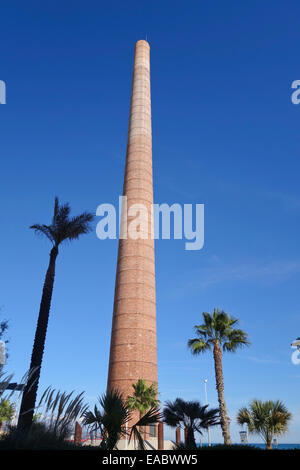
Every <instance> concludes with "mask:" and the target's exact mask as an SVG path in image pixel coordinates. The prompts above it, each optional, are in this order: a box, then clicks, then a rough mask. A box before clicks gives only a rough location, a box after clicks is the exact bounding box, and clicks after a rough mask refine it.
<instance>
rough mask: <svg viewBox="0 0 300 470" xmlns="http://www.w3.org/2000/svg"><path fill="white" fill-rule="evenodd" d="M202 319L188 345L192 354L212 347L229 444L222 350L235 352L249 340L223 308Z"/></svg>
mask: <svg viewBox="0 0 300 470" xmlns="http://www.w3.org/2000/svg"><path fill="white" fill-rule="evenodd" d="M203 319H204V323H203V324H202V325H198V326H197V325H196V326H195V331H196V334H197V338H194V339H190V340H189V341H188V347H189V348H190V349H191V351H192V353H193V354H200V353H204V352H206V351H211V349H213V355H214V362H215V376H216V388H217V392H218V401H219V407H220V415H221V427H222V434H223V438H224V444H226V445H231V440H230V431H229V418H228V416H227V410H226V403H225V398H224V380H223V365H222V350H223V351H224V352H225V351H228V352H235V351H236V350H237V349H238V348H239V347H242V346H246V345H249V344H250V342H249V340H248V335H247V334H246V333H245V332H244V331H242V330H240V329H236V328H233V327H234V326H235V325H237V323H238V321H239V320H238V319H235V318H233V317H231V316H230V315H228V314H227V313H226V312H224V311H223V310H222V311H220V310H219V309H214V313H213V315H211V314H210V313H206V312H203Z"/></svg>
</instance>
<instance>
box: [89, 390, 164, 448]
mask: <svg viewBox="0 0 300 470" xmlns="http://www.w3.org/2000/svg"><path fill="white" fill-rule="evenodd" d="M98 400H99V403H100V406H101V408H102V411H101V410H99V408H98V407H97V405H95V407H94V412H92V411H88V412H86V413H85V415H84V421H83V424H85V425H87V426H91V427H92V429H93V431H98V430H99V431H100V434H101V437H102V441H101V444H100V448H101V449H105V450H113V449H116V448H117V443H118V441H119V439H122V438H125V437H127V436H128V435H129V442H130V441H131V439H132V437H134V439H135V440H137V441H138V443H139V447H140V449H143V450H144V449H145V446H144V441H143V438H142V436H141V434H140V432H139V431H138V429H139V427H143V426H148V425H150V424H154V423H157V422H158V421H159V419H160V413H159V412H158V409H157V408H156V407H155V406H153V407H151V408H150V409H149V410H148V411H147V412H146V413H145V414H144V416H142V417H141V418H140V419H139V420H138V421H137V422H135V423H134V424H133V425H132V426H131V430H130V432H128V431H127V424H128V423H129V422H132V420H133V416H132V411H131V410H130V408H129V406H128V404H127V402H126V401H124V400H123V397H122V394H121V393H120V392H119V391H118V390H111V391H110V392H107V393H106V394H104V395H102V396H101V397H99V399H98Z"/></svg>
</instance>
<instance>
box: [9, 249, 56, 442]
mask: <svg viewBox="0 0 300 470" xmlns="http://www.w3.org/2000/svg"><path fill="white" fill-rule="evenodd" d="M57 255H58V247H57V246H54V247H53V248H52V250H51V252H50V261H49V266H48V270H47V273H46V277H45V282H44V287H43V294H42V299H41V304H40V312H39V317H38V322H37V327H36V331H35V338H34V343H33V349H32V355H31V362H30V372H29V378H28V381H27V384H26V386H25V388H24V391H23V397H22V402H21V407H20V414H19V420H18V428H19V429H20V430H22V431H23V432H25V433H28V431H29V429H30V426H31V424H32V419H33V414H34V409H35V402H36V396H37V390H38V385H39V379H40V373H41V365H42V360H43V354H44V347H45V340H46V333H47V327H48V319H49V312H50V305H51V298H52V291H53V284H54V276H55V262H56V258H57Z"/></svg>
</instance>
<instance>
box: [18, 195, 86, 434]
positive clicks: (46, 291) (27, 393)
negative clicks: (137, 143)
mask: <svg viewBox="0 0 300 470" xmlns="http://www.w3.org/2000/svg"><path fill="white" fill-rule="evenodd" d="M70 210H71V209H70V206H69V204H64V205H59V202H58V198H57V197H56V198H55V203H54V214H53V218H52V223H51V225H39V224H35V225H32V226H31V227H30V228H32V229H33V230H35V232H36V233H38V234H41V235H44V236H46V237H47V238H48V239H49V240H50V242H51V243H52V245H53V246H52V249H51V251H50V261H49V266H48V269H47V273H46V277H45V282H44V286H43V293H42V299H41V304H40V311H39V317H38V322H37V327H36V332H35V338H34V344H33V349H32V355H31V362H30V370H33V371H34V372H33V373H32V374H31V376H30V378H29V380H28V381H27V384H26V386H25V389H24V392H23V398H22V402H21V408H20V415H19V421H18V428H19V429H20V430H22V431H23V432H24V433H27V432H28V431H29V429H30V426H31V424H32V419H33V414H34V408H35V402H36V396H37V390H38V383H39V378H40V372H41V365H42V360H43V353H44V346H45V340H46V332H47V326H48V319H49V312H50V305H51V298H52V291H53V284H54V276H55V262H56V258H57V255H58V247H59V246H60V245H61V244H62V243H63V242H66V241H72V240H75V239H77V238H79V237H80V235H82V234H84V233H88V232H89V231H90V230H91V226H90V222H91V221H92V220H93V218H94V216H93V215H92V214H89V213H88V212H84V213H82V214H80V215H79V216H76V217H72V218H70V217H69V216H70Z"/></svg>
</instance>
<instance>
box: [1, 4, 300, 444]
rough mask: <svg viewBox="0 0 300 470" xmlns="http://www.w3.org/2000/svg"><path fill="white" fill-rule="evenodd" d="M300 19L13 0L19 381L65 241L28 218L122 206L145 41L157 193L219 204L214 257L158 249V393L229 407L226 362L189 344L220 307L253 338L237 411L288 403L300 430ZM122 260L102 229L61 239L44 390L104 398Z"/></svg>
mask: <svg viewBox="0 0 300 470" xmlns="http://www.w3.org/2000/svg"><path fill="white" fill-rule="evenodd" d="M299 14H300V6H299V2H297V1H278V0H277V1H274V0H272V1H270V0H265V1H264V2H261V1H259V0H254V1H251V2H250V1H247V2H240V1H237V0H236V1H226V2H224V1H221V0H219V1H210V2H208V1H205V2H204V1H186V2H182V1H174V0H172V1H151V2H150V1H147V2H146V1H130V0H128V1H127V2H122V1H120V0H119V1H115V2H110V3H109V2H99V1H91V0H85V1H63V2H62V1H59V2H58V1H52V2H43V3H41V2H39V1H29V2H16V1H14V0H11V1H10V2H6V3H5V4H4V3H2V5H1V20H2V21H1V31H0V39H1V41H0V44H1V52H0V54H1V55H0V58H1V67H0V79H1V80H4V81H5V82H6V84H7V104H6V105H1V106H0V123H1V126H0V139H1V140H0V152H1V201H2V204H1V206H2V207H1V214H2V230H1V294H0V304H1V305H2V311H3V315H4V316H5V317H6V318H8V319H9V320H10V329H9V337H10V339H11V342H10V358H9V362H8V365H7V370H8V371H10V372H14V373H15V378H16V379H17V380H19V379H20V377H21V376H22V374H23V373H24V372H25V371H26V370H27V368H28V366H29V360H30V354H31V348H32V343H33V337H34V331H35V326H36V320H37V315H38V309H39V302H40V296H41V290H42V284H43V280H44V274H45V270H46V267H47V263H48V252H49V248H50V247H49V243H48V242H47V240H43V239H39V238H37V237H35V235H34V233H33V232H32V231H30V230H29V229H28V227H29V225H31V224H33V223H48V222H49V221H50V218H51V215H52V210H53V200H54V196H55V195H58V196H59V198H60V199H61V201H64V202H65V201H69V202H70V204H71V206H72V208H73V211H74V213H79V212H81V211H83V210H90V211H93V212H94V211H95V210H96V207H97V206H98V204H101V203H103V202H111V203H116V202H117V200H118V195H119V194H120V193H121V190H122V180H123V171H124V161H125V151H126V135H127V124H128V111H129V99H130V87H131V71H132V59H133V48H134V43H135V42H136V41H137V40H139V39H143V38H145V36H146V35H147V38H148V40H149V42H150V46H151V77H152V112H153V160H154V181H155V183H154V191H155V201H156V202H157V203H162V202H167V203H173V202H179V203H204V204H205V224H206V225H205V246H204V248H203V249H202V250H201V251H199V252H193V251H190V252H188V251H185V250H184V242H183V241H165V240H162V241H157V243H156V262H157V321H158V366H159V387H160V393H161V400H162V401H164V400H166V399H174V398H176V397H177V396H180V397H182V398H185V399H196V398H200V399H201V400H203V398H204V397H203V392H204V390H203V379H204V378H207V379H208V396H209V402H210V403H211V404H212V405H217V395H216V390H215V383H214V369H213V359H212V356H211V355H209V354H208V355H206V356H203V357H198V358H193V357H192V356H191V354H190V353H189V351H188V350H187V347H186V343H187V340H188V339H189V338H190V337H192V336H193V325H195V324H198V323H200V321H201V318H202V312H203V311H212V310H213V308H214V307H220V308H223V309H225V310H226V311H228V312H229V313H231V314H232V315H235V316H237V317H239V318H240V320H241V327H242V328H243V329H245V330H246V331H247V332H248V333H249V335H250V338H251V341H252V346H251V347H250V348H248V349H246V350H242V351H240V352H238V353H237V354H235V355H229V354H228V355H227V356H225V357H224V376H225V395H226V399H227V404H228V410H229V415H230V416H231V417H232V419H233V420H234V419H235V415H236V411H237V409H238V408H239V407H240V406H243V405H245V404H247V402H248V401H249V400H250V399H252V398H254V397H257V398H261V399H277V398H279V399H282V400H283V401H284V402H285V403H286V405H287V406H288V408H289V409H290V410H291V411H292V412H293V415H294V419H293V422H292V425H291V428H290V429H291V431H290V433H289V434H288V435H287V436H286V437H285V438H284V439H283V440H281V442H300V404H299V383H300V366H295V365H293V364H292V363H291V352H292V350H291V349H290V343H291V341H292V340H294V339H295V337H296V336H300V325H299V319H300V294H299V284H300V248H299V229H300V190H299V170H300V163H299V151H300V145H299V126H300V105H299V106H295V105H293V104H292V103H291V99H290V96H291V83H292V81H293V80H296V79H300V67H299V60H298V59H299V47H298V44H299V26H300V25H299V23H300V21H299V17H300V16H299ZM116 258H117V242H116V241H100V240H98V239H97V237H96V234H95V231H94V232H93V233H91V234H90V235H89V236H85V237H83V238H82V239H81V240H80V241H77V242H74V243H73V244H72V245H68V246H65V247H64V248H63V249H61V252H60V255H59V258H58V262H57V276H56V281H55V288H54V295H53V303H52V309H51V315H50V322H49V329H48V335H47V344H46V349H45V356H44V362H43V369H42V376H41V382H40V389H41V390H43V389H44V388H45V387H46V386H48V385H52V386H54V387H57V388H61V389H63V390H68V391H69V390H72V389H75V390H77V391H82V390H85V392H86V397H87V400H89V401H90V402H91V403H94V400H95V398H96V397H97V396H98V395H99V394H100V393H102V392H103V391H104V390H105V387H106V378H107V364H108V352H109V340H110V328H111V318H112V305H113V293H114V277H115V268H116ZM231 429H232V437H233V440H234V441H238V440H239V435H238V431H239V428H238V426H236V425H235V424H233V425H232V427H231ZM172 436H173V434H172ZM167 437H168V436H167ZM213 440H215V441H221V437H220V432H219V431H218V432H216V431H213Z"/></svg>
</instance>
